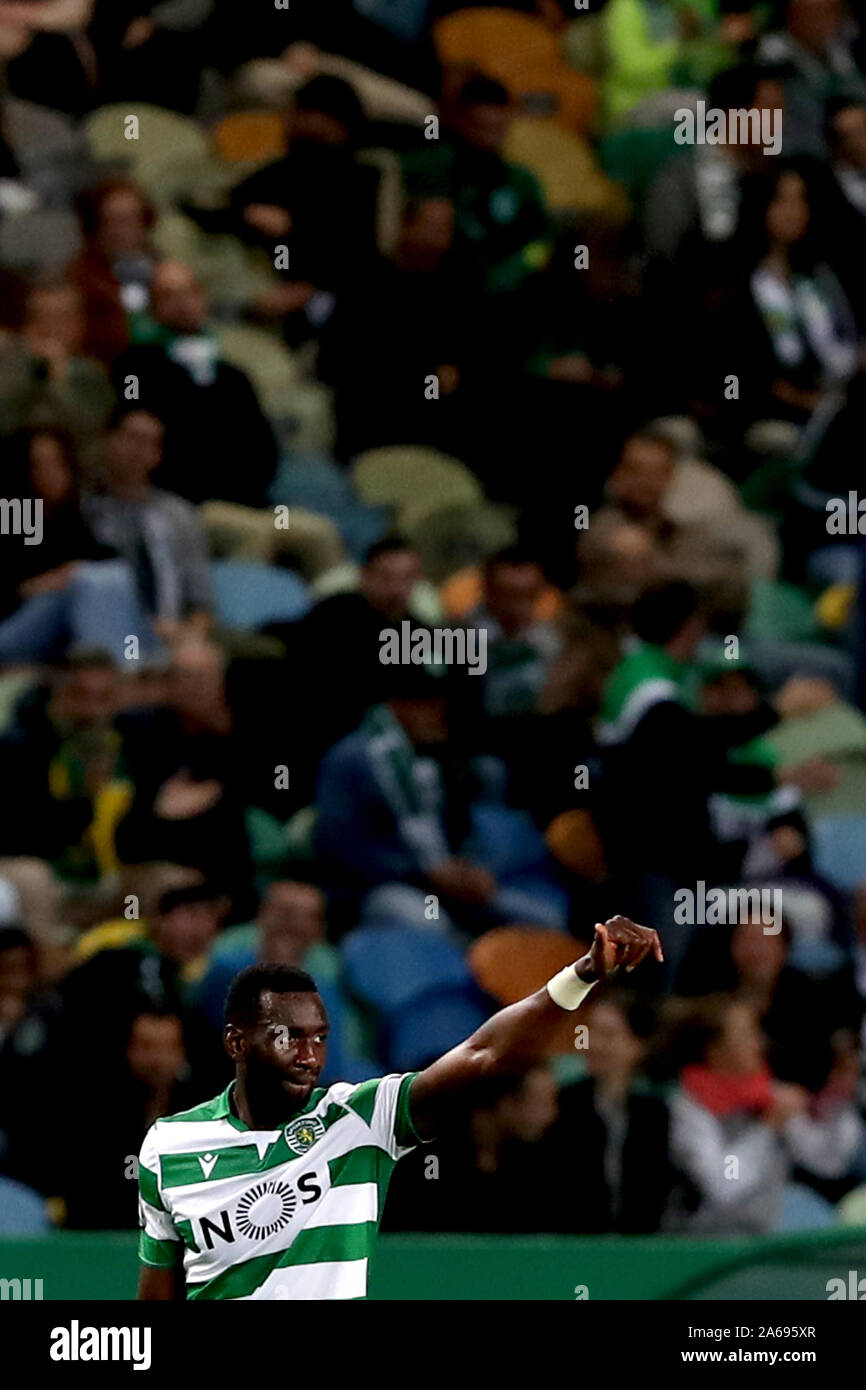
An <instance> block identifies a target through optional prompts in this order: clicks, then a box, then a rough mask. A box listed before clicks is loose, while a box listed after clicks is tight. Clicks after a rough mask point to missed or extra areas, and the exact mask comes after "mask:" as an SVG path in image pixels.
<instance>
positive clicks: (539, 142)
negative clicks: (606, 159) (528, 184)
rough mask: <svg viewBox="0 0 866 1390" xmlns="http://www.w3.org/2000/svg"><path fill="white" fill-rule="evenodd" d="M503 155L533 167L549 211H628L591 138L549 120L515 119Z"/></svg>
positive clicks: (614, 214) (616, 213)
mask: <svg viewBox="0 0 866 1390" xmlns="http://www.w3.org/2000/svg"><path fill="white" fill-rule="evenodd" d="M505 156H506V158H507V159H510V160H511V162H512V163H513V164H522V165H523V166H524V168H526V169H531V171H532V173H533V174H534V175H535V177H536V178H537V179H538V182H539V183H540V184H541V187H542V189H543V191H544V196H545V200H546V202H547V205H548V207H549V208H550V210H551V212H593V213H595V212H603V213H606V214H608V215H609V216H611V217H615V218H617V219H618V218H620V217H625V215H626V213H627V211H628V200H627V199H626V196H625V194H624V193H623V191H622V189H621V188H620V187H619V186H618V185H617V184H615V183H613V182H612V181H611V180H610V179H609V178H607V176H606V175H605V174H604V173H602V170H601V168H600V166H599V164H598V161H597V159H596V157H595V155H594V153H593V151H592V148H591V146H590V145H589V142H588V141H587V140H585V139H583V138H582V137H581V136H579V135H575V134H574V133H573V132H572V131H570V130H565V129H564V128H563V126H562V125H560V124H559V123H558V122H557V121H555V120H553V119H550V118H539V117H535V116H518V117H516V118H515V120H514V121H512V123H511V129H510V130H509V133H508V143H507V144H506V147H505Z"/></svg>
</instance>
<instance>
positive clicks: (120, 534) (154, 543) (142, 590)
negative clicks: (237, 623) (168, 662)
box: [82, 406, 212, 659]
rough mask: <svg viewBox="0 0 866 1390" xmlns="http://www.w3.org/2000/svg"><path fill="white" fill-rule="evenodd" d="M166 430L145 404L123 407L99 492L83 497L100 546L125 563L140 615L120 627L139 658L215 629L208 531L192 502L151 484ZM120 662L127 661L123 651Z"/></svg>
mask: <svg viewBox="0 0 866 1390" xmlns="http://www.w3.org/2000/svg"><path fill="white" fill-rule="evenodd" d="M164 437H165V427H164V425H163V422H162V420H161V419H159V418H158V417H157V416H155V415H153V414H152V413H151V412H150V411H148V410H145V409H144V408H142V407H141V406H132V407H129V406H127V407H120V408H118V410H117V412H116V413H115V415H114V417H113V419H112V422H111V426H110V428H109V431H108V433H107V435H106V436H105V438H104V440H103V449H102V470H101V477H100V480H99V481H100V482H101V484H102V486H101V488H100V489H99V490H97V488H96V486H94V488H92V489H91V490H89V491H88V492H86V493H85V495H84V498H83V502H82V509H83V513H84V519H85V521H86V523H87V525H88V527H89V528H90V530H91V532H92V534H93V535H94V537H95V538H96V540H97V541H98V542H99V543H100V545H103V546H106V547H110V548H111V549H112V550H113V551H114V552H115V553H116V554H117V555H119V556H120V558H121V559H122V560H123V561H125V563H126V566H127V567H128V568H129V570H130V571H131V573H132V575H133V577H134V580H135V597H136V599H137V602H138V605H139V608H140V610H141V617H138V615H134V616H135V621H132V622H131V623H129V625H126V626H124V625H123V624H121V627H122V628H123V633H124V635H133V636H137V637H138V642H139V651H140V654H142V655H147V654H152V653H153V652H155V651H159V650H160V649H161V643H162V641H163V640H165V641H174V640H179V639H180V638H181V637H183V636H190V635H196V634H204V633H206V632H207V631H208V629H209V627H210V622H211V618H210V607H211V601H212V591H211V578H210V562H209V559H208V553H207V546H206V542H205V538H204V532H203V531H202V529H201V524H200V522H199V520H198V517H197V515H196V512H195V509H194V508H193V507H192V506H190V504H189V502H187V501H185V500H184V499H183V498H181V497H176V496H174V494H172V493H170V492H164V491H163V490H162V489H161V488H156V487H154V486H153V485H152V483H151V479H152V477H153V475H154V473H155V472H156V470H157V469H158V468H159V465H160V463H161V461H162V452H163V440H164ZM116 654H117V658H118V659H120V657H121V656H122V655H125V651H124V646H123V643H122V640H121V645H120V647H119V648H118V650H117V653H116Z"/></svg>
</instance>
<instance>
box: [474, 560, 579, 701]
mask: <svg viewBox="0 0 866 1390" xmlns="http://www.w3.org/2000/svg"><path fill="white" fill-rule="evenodd" d="M545 587H546V583H545V578H544V571H543V569H542V568H541V565H540V564H539V563H538V560H537V559H536V558H535V557H534V555H532V554H531V553H530V552H528V551H524V550H521V549H520V548H519V547H518V546H512V547H509V548H507V549H505V550H500V551H497V552H496V553H495V554H494V555H491V556H490V558H489V559H488V560H486V561H485V564H484V593H483V597H482V601H481V604H480V605H479V607H478V608H477V609H474V610H473V611H472V612H470V613H468V614H467V617H466V621H467V623H468V624H469V625H470V626H472V627H474V628H478V629H479V630H482V629H483V630H484V631H485V632H486V633H487V671H486V672H485V675H484V677H483V680H484V709H485V712H486V713H487V715H489V716H490V717H494V718H495V717H497V716H502V715H516V714H527V713H530V712H531V711H532V710H533V709H534V708H535V703H536V700H537V698H538V695H539V692H540V690H541V688H542V685H543V684H544V682H545V680H546V677H547V674H548V672H549V669H550V666H551V664H552V662H553V661H554V660H555V658H556V656H557V655H558V653H559V648H560V640H559V633H558V632H557V629H556V626H555V624H554V623H553V622H550V621H549V620H544V619H539V618H538V617H537V616H536V609H537V607H538V602H539V599H540V598H541V595H542V593H543V592H544V590H545Z"/></svg>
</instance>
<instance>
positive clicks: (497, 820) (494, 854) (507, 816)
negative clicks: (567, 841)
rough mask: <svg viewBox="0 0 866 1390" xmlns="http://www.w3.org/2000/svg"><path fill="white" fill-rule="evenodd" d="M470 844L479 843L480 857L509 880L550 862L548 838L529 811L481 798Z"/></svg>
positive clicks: (499, 874)
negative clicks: (546, 838) (545, 837)
mask: <svg viewBox="0 0 866 1390" xmlns="http://www.w3.org/2000/svg"><path fill="white" fill-rule="evenodd" d="M471 820H472V829H471V833H470V836H469V841H468V844H470V845H471V844H472V843H473V842H475V843H476V844H477V846H478V851H479V853H478V860H479V862H481V863H483V864H484V865H485V867H486V868H488V869H489V870H490V872H491V873H492V874H495V875H496V877H497V878H501V879H503V880H505V881H506V882H507V881H508V879H510V878H514V877H515V875H518V874H526V873H531V872H535V871H538V870H539V869H541V870H543V869H544V868H545V867H546V866H547V865H548V864H549V859H548V854H547V847H546V845H545V843H544V837H543V835H542V834H541V832H540V831H539V829H538V827H537V826H536V824H535V822H534V821H533V819H532V817H531V816H530V814H529V812H528V811H521V810H517V809H515V808H514V807H512V806H502V805H498V804H496V803H495V802H494V801H492V800H490V801H479V802H477V803H476V804H475V805H474V806H473V807H472V812H471Z"/></svg>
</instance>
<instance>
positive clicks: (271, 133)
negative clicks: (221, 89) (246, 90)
mask: <svg viewBox="0 0 866 1390" xmlns="http://www.w3.org/2000/svg"><path fill="white" fill-rule="evenodd" d="M211 138H212V140H213V143H214V149H215V150H216V152H217V154H218V155H219V157H220V159H224V160H225V161H226V163H228V164H249V165H251V166H254V165H256V164H265V163H266V162H267V161H268V160H271V159H280V158H281V157H282V156H283V155H284V154H285V152H286V121H285V117H284V116H283V115H282V114H281V113H280V112H279V111H233V112H232V113H231V115H228V116H224V117H223V119H222V120H221V121H220V122H219V124H218V125H217V126H215V127H214V129H213V131H212V132H211Z"/></svg>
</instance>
